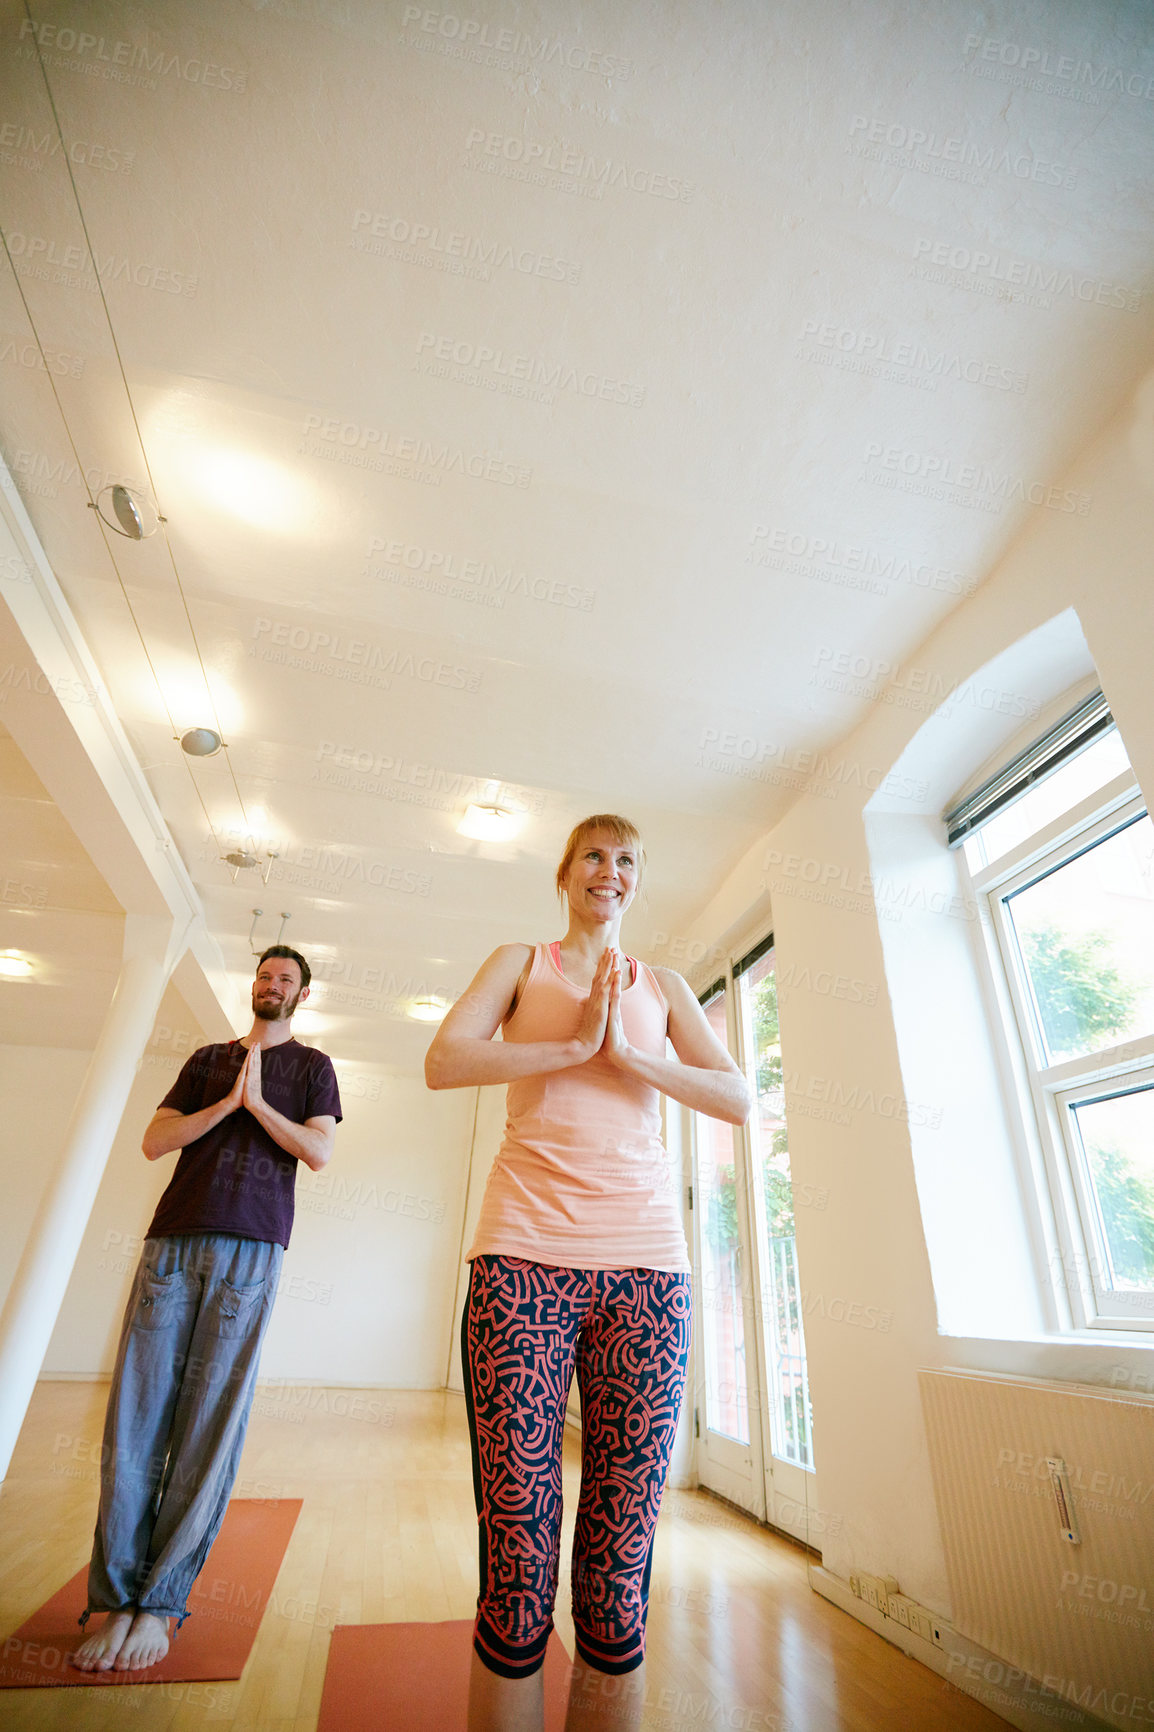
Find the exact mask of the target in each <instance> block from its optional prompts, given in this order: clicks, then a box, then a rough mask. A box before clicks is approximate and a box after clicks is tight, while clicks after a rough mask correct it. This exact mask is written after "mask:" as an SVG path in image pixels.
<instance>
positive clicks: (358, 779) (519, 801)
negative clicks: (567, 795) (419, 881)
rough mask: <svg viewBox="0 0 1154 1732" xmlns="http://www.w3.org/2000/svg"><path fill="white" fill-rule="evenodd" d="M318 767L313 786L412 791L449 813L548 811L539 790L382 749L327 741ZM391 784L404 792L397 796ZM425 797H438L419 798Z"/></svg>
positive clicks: (370, 791) (321, 748) (389, 793)
mask: <svg viewBox="0 0 1154 1732" xmlns="http://www.w3.org/2000/svg"><path fill="white" fill-rule="evenodd" d="M317 764H318V766H319V767H318V768H317V769H315V770H314V771H313V775H312V779H313V781H314V782H324V783H327V784H328V785H330V786H333V787H340V788H347V789H348V790H349V792H351V793H365V794H386V795H387V797H388V798H390V799H407V798H408V795H409V793H412V794H413V796H414V800H413V803H414V804H416V805H429V804H433V803H435V799H436V797H444V799H445V800H446V802H447V803H446V806H445V808H444V809H445V810H448V809H449V807H450V806H452V805H457V806H460V805H461V804H462V803H464V804H466V805H467V804H469V803H471V802H473V801H477V800H484V801H487V802H488V803H490V804H492V803H493V802H498V803H500V804H502V805H505V806H508V807H510V808H511V809H512V810H514V811H519V812H526V813H529V814H531V815H532V816H533V817H540V815H541V813H542V812H543V811H544V810H545V796H544V794H542V793H540V792H539V791H538V790H537V789H535V788H522V787H519V786H518V785H516V784H515V783H500V782H497V783H495V782H494V780H493V778H492V777H491V776H489V777H485V776H473V775H469V774H467V773H466V772H464V771H462V770H447V769H444V768H443V767H442V766H440V765H438V764H430V763H426V762H423V761H422V760H421V759H417V758H406V757H404V756H403V754H396V753H392V752H382V751H381V750H380V748H379V747H374V746H363V745H349V744H347V743H345V742H344V741H339V740H322V741H321V742H320V744H319V745H318V747H317ZM392 785H397V786H399V787H400V788H401V789H403V790H405V792H402V793H394V792H392V791H391V789H392ZM494 790H496V791H494ZM422 794H427V795H429V796H432V797H433V798H432V799H429V800H425V799H421V798H417V797H416V796H419V795H422ZM314 972H315V970H314Z"/></svg>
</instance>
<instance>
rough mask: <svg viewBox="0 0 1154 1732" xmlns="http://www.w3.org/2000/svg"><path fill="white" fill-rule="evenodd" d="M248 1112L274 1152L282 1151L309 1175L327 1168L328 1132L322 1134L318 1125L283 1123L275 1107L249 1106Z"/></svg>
mask: <svg viewBox="0 0 1154 1732" xmlns="http://www.w3.org/2000/svg"><path fill="white" fill-rule="evenodd" d="M248 1110H249V1112H250V1113H251V1114H252V1116H253V1118H254V1119H256V1120H257V1121H258V1123H259V1124H261V1125H262V1126H263V1127H264V1129H265V1130H266V1131H267V1132H268V1134H269V1136H270V1137H271V1138H272V1140H273V1142H274V1143H276V1144H277V1146H278V1148H282V1149H283V1150H284V1152H285V1154H286V1155H292V1157H293V1158H294V1160H298V1161H303V1162H304V1164H305V1166H306V1167H308V1168H309V1169H310V1171H311V1172H314V1173H319V1172H320V1170H321V1168H322V1167H323V1166H326V1165H327V1164H328V1161H329V1157H330V1156H331V1154H332V1152H333V1133H332V1131H326V1130H322V1129H321V1127H320V1126H319V1125H298V1124H297V1123H296V1122H295V1121H294V1120H293V1119H286V1118H285V1116H284V1114H283V1113H278V1112H277V1110H276V1108H275V1107H270V1106H269V1104H268V1102H267V1101H261V1102H259V1103H256V1104H254V1103H251V1102H250V1104H249V1109H248Z"/></svg>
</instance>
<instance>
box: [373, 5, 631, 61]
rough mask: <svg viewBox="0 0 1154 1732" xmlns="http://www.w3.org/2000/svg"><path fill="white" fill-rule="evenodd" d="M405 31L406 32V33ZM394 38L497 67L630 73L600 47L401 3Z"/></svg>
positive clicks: (618, 57) (616, 57)
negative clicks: (397, 34)
mask: <svg viewBox="0 0 1154 1732" xmlns="http://www.w3.org/2000/svg"><path fill="white" fill-rule="evenodd" d="M405 31H409V32H410V34H409V35H408V36H406V35H405V34H404V33H405ZM401 32H402V33H401V36H400V38H399V40H400V41H401V42H402V43H403V44H404V45H405V46H406V47H408V48H416V49H418V50H420V51H421V52H423V53H427V54H445V55H448V56H449V57H450V58H451V59H457V60H467V61H470V62H471V63H472V64H474V65H477V66H487V67H490V68H492V69H494V70H496V71H501V72H528V71H531V70H536V69H540V68H543V67H553V68H556V69H557V70H561V69H562V68H564V69H566V70H568V71H570V72H592V73H596V74H599V75H600V76H601V77H603V78H618V79H624V78H631V77H632V75H633V62H632V61H631V60H626V59H625V58H624V57H623V56H622V55H620V54H608V53H606V52H605V50H604V49H601V48H587V47H585V45H584V44H582V43H579V42H566V41H565V40H564V39H563V38H562V37H559V36H541V37H536V36H530V35H529V33H528V32H527V31H524V30H515V29H513V28H512V27H511V26H510V25H501V24H496V23H494V22H493V21H492V20H491V19H481V18H470V17H463V16H461V14H459V13H456V12H435V11H432V10H430V9H429V8H427V7H424V6H406V7H405V13H404V17H403V18H402V19H401Z"/></svg>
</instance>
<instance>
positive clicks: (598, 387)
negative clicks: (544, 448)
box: [413, 331, 645, 409]
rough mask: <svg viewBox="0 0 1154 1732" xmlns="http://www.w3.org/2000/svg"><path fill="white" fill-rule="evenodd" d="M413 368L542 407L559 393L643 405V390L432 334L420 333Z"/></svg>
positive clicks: (629, 405)
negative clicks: (523, 399) (563, 392)
mask: <svg viewBox="0 0 1154 1732" xmlns="http://www.w3.org/2000/svg"><path fill="white" fill-rule="evenodd" d="M413 367H414V370H415V371H417V372H420V373H424V374H428V375H429V376H430V377H433V378H444V379H449V380H451V381H452V382H454V383H455V384H460V385H472V386H474V387H475V388H476V389H478V390H485V391H495V392H497V393H498V394H499V395H501V396H511V397H524V398H527V399H528V400H530V401H536V402H542V403H546V404H551V403H553V402H555V401H556V394H557V393H558V392H559V391H569V392H572V393H573V395H574V396H577V397H587V398H589V399H591V400H593V401H596V402H601V403H616V404H619V405H620V406H621V407H623V408H628V409H639V408H640V407H641V405H642V404H643V403H644V402H645V386H644V385H641V384H638V383H636V382H635V381H633V380H628V379H616V378H610V377H608V376H606V375H605V374H603V373H594V372H591V371H588V370H587V369H585V368H583V367H574V366H572V365H571V364H569V363H567V362H564V361H554V360H544V359H543V358H542V357H541V356H539V355H523V354H518V353H516V352H514V351H507V350H505V349H501V348H494V347H493V345H492V344H491V343H474V342H469V341H465V340H463V339H459V338H457V337H443V336H438V334H437V333H436V332H435V331H422V332H421V334H420V336H419V338H418V339H417V355H416V359H415V361H414V362H413Z"/></svg>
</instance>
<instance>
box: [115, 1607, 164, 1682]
mask: <svg viewBox="0 0 1154 1732" xmlns="http://www.w3.org/2000/svg"><path fill="white" fill-rule="evenodd" d="M167 1653H168V1619H167V1618H158V1617H156V1616H154V1614H153V1613H152V1612H137V1614H136V1616H135V1618H134V1619H133V1620H132V1629H131V1630H130V1631H129V1633H128V1635H127V1636H126V1637H125V1639H124V1641H123V1643H122V1644H121V1648H120V1652H119V1653H118V1654H117V1656H116V1663H115V1664H116V1670H117V1671H118V1672H143V1671H145V1670H146V1669H147V1668H148V1667H149V1666H155V1665H157V1664H158V1663H159V1662H160V1661H161V1660H163V1659H164V1656H165V1655H166V1654H167Z"/></svg>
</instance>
